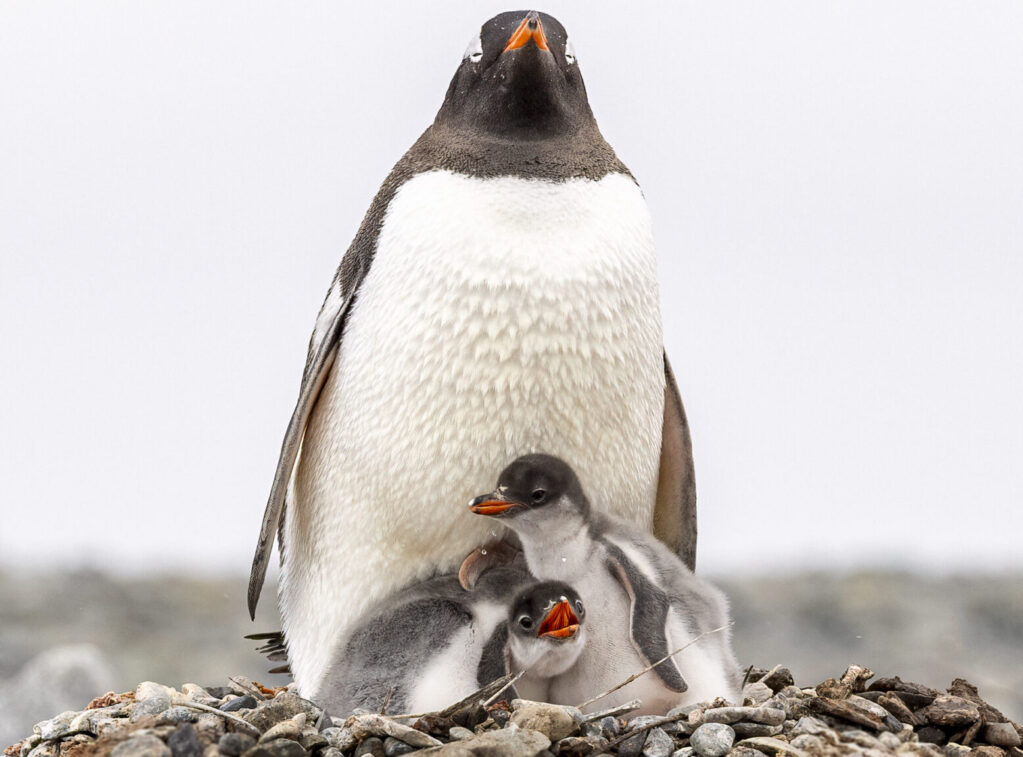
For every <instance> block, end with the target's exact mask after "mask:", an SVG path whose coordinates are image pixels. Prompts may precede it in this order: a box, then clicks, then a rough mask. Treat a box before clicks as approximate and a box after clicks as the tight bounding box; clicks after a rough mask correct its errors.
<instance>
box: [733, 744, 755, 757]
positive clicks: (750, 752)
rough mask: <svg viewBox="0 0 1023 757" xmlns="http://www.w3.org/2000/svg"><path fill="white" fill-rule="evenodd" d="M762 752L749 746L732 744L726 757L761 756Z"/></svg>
mask: <svg viewBox="0 0 1023 757" xmlns="http://www.w3.org/2000/svg"><path fill="white" fill-rule="evenodd" d="M762 755H763V752H758V751H757V750H756V749H754V748H753V747H750V746H733V747H732V751H730V752H729V753H728V757H762Z"/></svg>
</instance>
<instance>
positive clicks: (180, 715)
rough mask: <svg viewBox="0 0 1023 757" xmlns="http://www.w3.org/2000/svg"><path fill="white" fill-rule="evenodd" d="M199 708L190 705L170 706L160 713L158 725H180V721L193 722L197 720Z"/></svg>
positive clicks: (157, 720)
mask: <svg viewBox="0 0 1023 757" xmlns="http://www.w3.org/2000/svg"><path fill="white" fill-rule="evenodd" d="M198 717H199V713H198V711H197V710H193V709H190V708H188V707H174V706H172V707H169V708H168V709H166V710H164V711H163V712H161V713H160V714H159V716H158V717H157V719H156V724H157V725H178V724H179V723H191V722H193V721H195V720H197V719H198Z"/></svg>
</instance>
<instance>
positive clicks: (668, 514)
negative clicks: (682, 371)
mask: <svg viewBox="0 0 1023 757" xmlns="http://www.w3.org/2000/svg"><path fill="white" fill-rule="evenodd" d="M654 535H655V536H656V537H657V538H658V539H660V540H661V541H662V542H664V543H665V544H667V545H668V546H669V547H671V548H672V549H673V550H674V551H675V553H676V554H678V556H679V557H680V558H682V562H684V563H685V564H686V565H687V566H689V569H690V570H693V569H694V568H695V567H696V477H695V475H694V473H693V441H692V439H691V438H690V436H689V421H687V420H686V410H685V408H684V407H683V406H682V397H681V395H680V394H679V391H678V384H676V383H675V374H674V373H673V372H672V370H671V364H670V363H669V362H668V356H667V354H665V356H664V426H663V430H662V432H661V465H660V472H659V476H658V481H657V502H656V504H655V506H654Z"/></svg>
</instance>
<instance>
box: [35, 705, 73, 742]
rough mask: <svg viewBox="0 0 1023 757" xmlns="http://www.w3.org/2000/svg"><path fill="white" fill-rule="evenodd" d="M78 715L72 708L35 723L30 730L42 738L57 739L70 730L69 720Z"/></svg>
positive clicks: (46, 739)
mask: <svg viewBox="0 0 1023 757" xmlns="http://www.w3.org/2000/svg"><path fill="white" fill-rule="evenodd" d="M77 717H78V713H77V712H74V711H72V710H67V711H66V712H62V713H60V715H57V716H56V717H53V718H50V719H49V720H44V721H42V722H41V723H36V724H35V725H34V726H32V732H33V733H37V734H39V736H40V737H41V738H42V739H43V740H44V741H48V740H50V739H59V738H60V737H61V736H63V735H64V734H65V733H67V732H68V731H69V730H71V721H72V720H74V719H75V718H77Z"/></svg>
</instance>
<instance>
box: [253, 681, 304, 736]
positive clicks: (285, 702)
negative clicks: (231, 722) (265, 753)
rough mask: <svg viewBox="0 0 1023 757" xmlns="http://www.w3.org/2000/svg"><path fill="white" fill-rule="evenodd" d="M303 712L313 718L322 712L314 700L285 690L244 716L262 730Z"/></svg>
mask: <svg viewBox="0 0 1023 757" xmlns="http://www.w3.org/2000/svg"><path fill="white" fill-rule="evenodd" d="M303 712H304V713H305V714H306V715H308V716H309V717H310V718H311V719H312V718H316V717H317V716H318V715H319V714H320V710H319V708H318V707H316V705H314V704H313V703H312V702H308V701H306V700H305V699H302V697H300V696H298V695H297V694H292V693H291V692H288V691H285V692H282V693H280V694H278V695H277V696H276V697H274V698H273V699H271V700H270V701H267V702H262V703H261V704H260V705H259V707H257V708H256V709H254V710H252V711H251V712H246V713H244V714H243V715H242V718H244V719H245V721H246V722H248V723H251V724H252V725H254V726H256V728H258V729H259V730H260V731H266V730H267V729H269V728H270V727H271V726H274V725H277V723H280V722H281V721H283V720H287V719H289V718H293V717H295V716H296V715H298V714H299V713H303Z"/></svg>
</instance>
